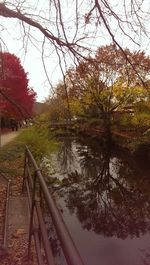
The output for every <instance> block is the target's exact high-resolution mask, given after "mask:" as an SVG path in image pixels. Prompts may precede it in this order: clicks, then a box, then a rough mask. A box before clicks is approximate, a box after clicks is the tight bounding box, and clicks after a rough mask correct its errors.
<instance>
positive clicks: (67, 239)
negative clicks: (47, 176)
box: [23, 146, 83, 265]
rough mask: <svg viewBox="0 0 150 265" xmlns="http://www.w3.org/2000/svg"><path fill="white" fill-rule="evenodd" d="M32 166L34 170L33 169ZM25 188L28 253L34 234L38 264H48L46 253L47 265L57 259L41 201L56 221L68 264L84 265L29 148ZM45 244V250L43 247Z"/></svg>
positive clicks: (54, 222)
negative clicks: (27, 205)
mask: <svg viewBox="0 0 150 265" xmlns="http://www.w3.org/2000/svg"><path fill="white" fill-rule="evenodd" d="M31 167H32V168H31ZM25 187H26V190H27V194H28V199H29V208H30V228H29V245H28V254H29V255H30V249H31V240H32V235H33V236H34V241H35V247H36V252H37V259H38V264H39V265H43V264H45V263H44V262H45V261H44V260H43V250H44V253H45V259H46V264H47V265H55V259H54V256H53V252H52V249H51V243H50V241H49V238H48V231H47V228H46V225H45V222H44V218H43V214H42V210H41V202H40V198H41V195H42V198H43V199H44V201H45V203H46V205H47V207H48V211H49V213H50V216H51V218H52V221H53V225H54V227H55V230H56V233H57V236H58V239H59V241H60V244H61V248H62V250H63V254H64V256H65V259H66V262H67V264H68V265H83V261H82V259H81V256H80V254H79V252H78V250H77V248H76V246H75V244H74V242H73V240H72V238H71V235H70V233H69V231H68V229H67V227H66V225H65V223H64V221H63V218H62V216H61V214H60V212H59V210H58V209H57V207H56V205H55V203H54V200H53V198H52V196H51V194H50V191H49V189H48V187H47V185H46V182H45V180H44V178H43V176H42V173H41V171H40V169H39V168H38V166H37V163H36V161H35V159H34V157H33V155H32V153H31V152H30V150H29V149H28V147H27V146H26V150H25V164H24V177H23V188H25ZM41 245H42V247H41Z"/></svg>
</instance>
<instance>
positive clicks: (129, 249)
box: [51, 138, 150, 265]
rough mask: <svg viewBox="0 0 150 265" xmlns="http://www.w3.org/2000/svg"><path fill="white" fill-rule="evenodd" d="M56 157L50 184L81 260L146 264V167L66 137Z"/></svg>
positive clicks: (149, 210)
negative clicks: (54, 169) (54, 171)
mask: <svg viewBox="0 0 150 265" xmlns="http://www.w3.org/2000/svg"><path fill="white" fill-rule="evenodd" d="M56 159H57V169H58V172H59V173H57V172H56V173H55V175H53V176H51V180H52V179H53V181H51V189H52V191H53V192H54V193H55V196H56V198H57V203H58V205H59V207H60V209H61V211H62V214H63V218H64V219H65V222H66V224H67V225H68V228H69V230H70V233H71V234H72V237H73V239H74V241H75V243H76V245H77V248H78V249H79V252H80V254H81V256H82V257H83V260H84V262H85V264H86V265H100V264H102V265H145V264H146V265H148V264H150V233H149V232H150V180H149V178H150V170H149V169H148V166H147V167H146V169H145V168H144V167H143V166H142V161H141V163H138V164H137V163H136V161H135V160H133V159H132V158H131V157H126V156H125V155H124V154H123V153H119V152H115V151H114V150H110V148H104V147H102V146H99V143H89V141H87V142H86V141H85V140H84V141H83V140H82V141H81V140H80V141H79V140H74V139H69V138H67V139H63V141H62V146H61V148H60V150H59V152H58V154H57V158H56V157H55V162H56ZM60 175H61V177H60Z"/></svg>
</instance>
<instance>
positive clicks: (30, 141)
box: [0, 126, 58, 176]
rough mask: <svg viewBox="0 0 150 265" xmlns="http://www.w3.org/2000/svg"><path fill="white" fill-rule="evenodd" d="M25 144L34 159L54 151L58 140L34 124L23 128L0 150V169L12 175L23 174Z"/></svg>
mask: <svg viewBox="0 0 150 265" xmlns="http://www.w3.org/2000/svg"><path fill="white" fill-rule="evenodd" d="M25 145H28V147H29V149H30V150H31V152H32V154H33V155H34V157H35V159H36V161H37V162H38V163H40V161H41V159H42V157H43V156H45V155H47V154H49V153H51V152H54V151H55V150H57V148H58V142H56V141H55V140H54V139H52V137H51V135H50V134H49V133H48V132H46V131H45V132H44V131H42V132H41V131H40V130H37V127H36V126H33V127H30V128H27V129H24V130H22V131H21V132H20V134H19V135H18V136H17V137H16V138H15V139H14V140H13V141H12V142H10V143H9V144H7V145H5V146H4V147H3V148H1V150H0V170H1V171H2V172H5V173H8V174H10V175H13V176H18V175H22V174H23V165H24V151H25Z"/></svg>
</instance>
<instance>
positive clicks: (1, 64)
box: [0, 52, 36, 120]
mask: <svg viewBox="0 0 150 265" xmlns="http://www.w3.org/2000/svg"><path fill="white" fill-rule="evenodd" d="M0 55H1V56H0V58H1V61H0V68H1V69H0V70H1V73H0V89H1V90H2V92H3V93H4V94H5V95H6V96H7V99H6V98H4V96H2V95H0V100H1V101H0V105H1V106H0V107H1V109H2V111H3V113H5V115H7V116H9V117H13V118H15V119H17V120H21V119H23V118H24V117H26V118H29V117H31V116H32V109H33V103H34V101H35V98H36V93H35V92H34V91H33V90H32V89H31V88H29V87H28V78H27V73H26V72H25V71H24V69H23V67H22V65H21V62H20V59H19V58H18V57H17V56H15V55H14V54H10V53H8V52H4V53H1V54H0ZM9 99H10V101H9ZM13 102H14V103H15V104H13ZM20 110H21V111H20ZM21 113H22V114H21ZM23 116H24V117H23Z"/></svg>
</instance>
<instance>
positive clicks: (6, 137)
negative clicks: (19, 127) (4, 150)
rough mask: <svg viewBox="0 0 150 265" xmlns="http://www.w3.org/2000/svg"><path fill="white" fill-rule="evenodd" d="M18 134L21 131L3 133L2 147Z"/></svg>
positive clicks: (0, 142) (0, 143) (0, 141)
mask: <svg viewBox="0 0 150 265" xmlns="http://www.w3.org/2000/svg"><path fill="white" fill-rule="evenodd" d="M18 134H19V131H17V132H9V133H6V134H3V135H1V139H0V145H1V147H2V146H4V145H5V144H7V143H9V142H11V141H12V140H13V139H14V138H15V137H16V136H17V135H18Z"/></svg>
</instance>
